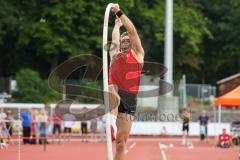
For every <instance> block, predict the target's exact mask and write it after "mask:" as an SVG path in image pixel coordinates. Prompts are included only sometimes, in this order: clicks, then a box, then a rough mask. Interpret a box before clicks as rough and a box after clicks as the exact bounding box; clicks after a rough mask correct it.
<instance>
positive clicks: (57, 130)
mask: <svg viewBox="0 0 240 160" xmlns="http://www.w3.org/2000/svg"><path fill="white" fill-rule="evenodd" d="M56 133H58V134H60V133H61V125H60V124H54V125H53V134H56Z"/></svg>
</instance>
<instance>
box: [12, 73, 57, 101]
mask: <svg viewBox="0 0 240 160" xmlns="http://www.w3.org/2000/svg"><path fill="white" fill-rule="evenodd" d="M16 81H17V88H18V89H17V91H16V92H15V93H14V95H13V98H14V99H16V100H17V101H20V102H25V103H26V102H38V103H39V102H40V103H43V102H44V103H45V102H48V101H53V100H54V99H55V100H57V99H58V98H59V94H57V93H56V92H54V91H53V90H51V89H50V88H49V87H48V83H47V81H46V80H42V79H41V78H40V76H39V74H38V73H37V72H36V71H33V70H31V69H22V70H20V71H19V72H18V73H17V75H16Z"/></svg>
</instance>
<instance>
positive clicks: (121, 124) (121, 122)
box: [114, 113, 132, 160]
mask: <svg viewBox="0 0 240 160" xmlns="http://www.w3.org/2000/svg"><path fill="white" fill-rule="evenodd" d="M131 127H132V119H131V115H130V114H126V113H118V116H117V128H118V131H117V139H116V155H115V158H114V160H123V158H124V152H125V148H126V143H127V139H128V137H129V134H130V131H131Z"/></svg>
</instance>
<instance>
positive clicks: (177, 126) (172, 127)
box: [131, 122, 230, 136]
mask: <svg viewBox="0 0 240 160" xmlns="http://www.w3.org/2000/svg"><path fill="white" fill-rule="evenodd" d="M163 126H165V127H166V130H167V133H168V135H182V124H181V123H180V122H134V123H133V126H132V130H131V135H160V133H161V129H162V127H163ZM189 128H190V129H189V135H192V136H198V135H199V123H197V122H192V123H190V127H189ZM223 128H226V129H227V131H228V132H230V123H221V124H220V126H219V125H218V123H209V124H208V135H209V136H215V135H218V134H219V133H221V130H222V129H223Z"/></svg>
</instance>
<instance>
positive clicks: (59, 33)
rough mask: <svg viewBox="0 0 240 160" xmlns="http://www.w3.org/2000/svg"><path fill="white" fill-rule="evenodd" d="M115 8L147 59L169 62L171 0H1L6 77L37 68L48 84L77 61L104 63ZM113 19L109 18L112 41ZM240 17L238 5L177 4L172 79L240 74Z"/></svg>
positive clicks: (0, 47) (1, 69)
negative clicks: (93, 58)
mask: <svg viewBox="0 0 240 160" xmlns="http://www.w3.org/2000/svg"><path fill="white" fill-rule="evenodd" d="M109 2H113V3H114V2H118V3H119V4H120V7H121V8H122V9H123V10H124V12H125V13H126V15H127V16H128V17H129V18H130V19H131V20H132V21H133V23H134V25H135V26H136V28H137V30H138V33H139V35H140V37H141V40H142V44H143V47H144V50H145V53H146V58H145V59H146V60H148V61H155V62H160V63H163V56H164V41H165V35H164V32H165V1H162V0H151V1H149V0H118V1H116V0H114V1H109V0H108V1H104V0H93V1H89V0H81V1H79V0H65V1H64V0H48V1H46V0H31V1H29V0H11V1H6V0H0V3H1V5H0V54H1V59H0V76H4V77H8V76H15V75H16V73H17V72H18V71H19V70H20V69H22V68H32V69H34V70H36V71H38V72H39V73H40V75H41V76H42V77H44V78H45V79H46V78H47V77H48V75H49V73H50V72H51V71H52V70H53V69H54V67H56V66H57V65H58V64H60V63H61V62H62V61H65V60H66V59H68V58H70V57H71V56H75V55H79V54H86V53H87V54H95V55H98V56H99V57H101V53H102V52H101V50H102V25H103V15H104V11H105V8H106V6H107V4H108V3H109ZM114 18H115V16H114V15H113V14H112V13H111V14H110V22H109V28H110V30H109V35H111V34H110V32H111V28H112V26H113V25H114ZM239 18H240V2H239V1H238V0H223V1H208V0H201V1H200V0H188V1H183V0H175V1H174V28H173V30H174V33H173V34H174V49H173V53H174V79H175V80H178V79H179V78H180V77H181V75H182V74H186V76H187V81H188V82H191V83H194V82H197V83H204V82H206V83H212V84H215V82H216V81H217V80H219V79H221V78H224V77H226V76H229V75H231V74H234V73H237V72H240V47H239V43H240V38H239V36H238V35H239V32H240V31H239V28H240V21H239ZM109 40H110V37H109ZM6 62H7V63H6Z"/></svg>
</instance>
